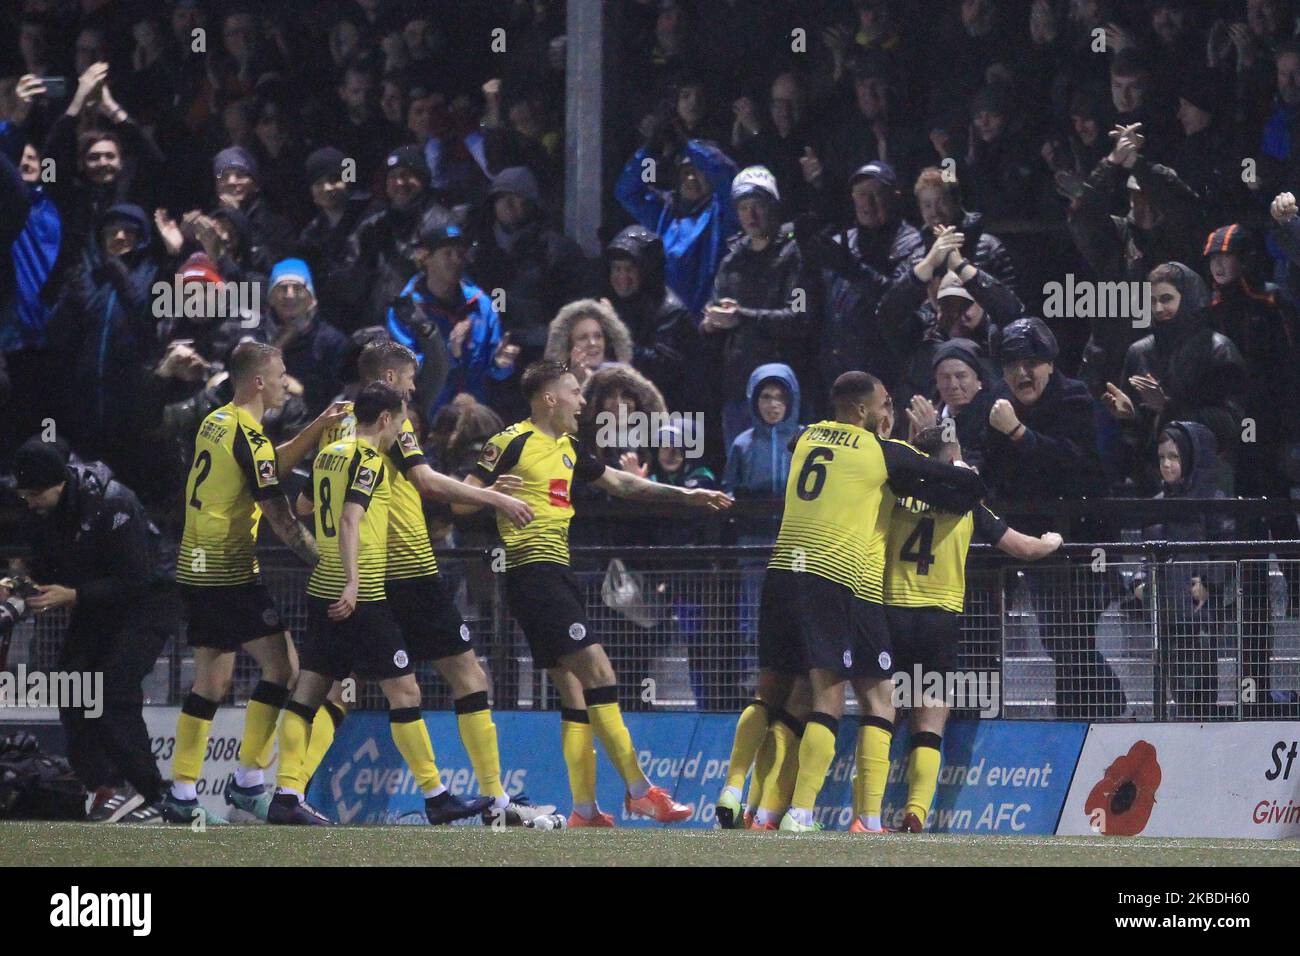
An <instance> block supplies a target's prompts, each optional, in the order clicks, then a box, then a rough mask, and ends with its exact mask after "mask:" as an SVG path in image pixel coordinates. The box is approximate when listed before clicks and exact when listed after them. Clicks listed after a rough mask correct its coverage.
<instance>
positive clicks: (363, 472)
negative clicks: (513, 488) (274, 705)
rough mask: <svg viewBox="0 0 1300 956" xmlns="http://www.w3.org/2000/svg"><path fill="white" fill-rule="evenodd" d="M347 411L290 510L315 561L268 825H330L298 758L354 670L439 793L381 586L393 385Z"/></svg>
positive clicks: (406, 659) (376, 386)
mask: <svg viewBox="0 0 1300 956" xmlns="http://www.w3.org/2000/svg"><path fill="white" fill-rule="evenodd" d="M352 413H353V415H354V417H355V419H356V429H355V437H354V438H353V439H351V440H349V439H342V440H339V441H336V442H334V443H332V444H329V445H326V446H325V447H324V448H322V449H321V450H320V451H319V453H318V454H317V455H316V458H315V460H314V461H313V462H312V475H311V481H310V483H309V484H308V487H307V490H305V491H304V492H303V494H302V495H300V496H299V498H298V513H299V514H303V515H305V514H308V513H311V512H313V511H314V512H315V523H316V540H317V541H318V542H319V543H320V548H321V557H320V562H319V563H318V564H317V565H316V568H315V570H313V571H312V575H311V579H310V580H309V581H308V583H307V640H306V642H305V643H304V645H303V651H302V671H301V673H300V674H299V677H298V683H297V686H296V687H294V690H293V695H292V697H291V698H290V700H289V702H288V703H287V704H286V705H285V707H284V720H283V721H282V722H281V725H280V737H279V745H280V764H279V769H278V772H277V775H276V782H277V784H278V787H277V789H276V794H275V797H274V799H273V800H272V801H271V806H270V809H269V813H268V814H267V822H268V823H273V824H291V825H328V824H329V822H330V821H329V820H328V819H327V818H326V817H324V816H323V815H321V814H320V813H319V812H317V811H316V810H315V809H313V808H312V807H311V806H309V805H308V804H307V802H306V800H305V799H304V791H305V789H306V785H307V778H306V775H305V774H304V772H303V771H304V759H305V757H306V755H307V749H308V747H309V745H310V740H311V734H312V723H313V721H314V719H315V717H316V713H317V711H318V709H319V708H320V706H321V704H322V703H324V701H325V697H326V695H327V694H328V693H329V690H330V687H331V686H332V685H333V683H334V682H335V681H338V680H342V679H343V678H344V677H346V676H347V675H348V674H351V673H353V672H355V673H356V674H358V675H359V676H361V677H362V678H366V679H373V680H377V681H378V682H379V686H380V689H381V690H383V692H384V696H385V697H386V698H387V699H388V720H389V729H390V732H391V733H392V735H393V741H394V743H396V745H397V749H398V751H399V752H400V753H401V754H402V757H403V758H404V759H405V760H406V763H407V766H409V767H410V769H411V772H412V774H413V775H414V776H415V779H416V782H417V783H418V784H419V786H420V788H421V789H422V791H423V792H424V796H425V801H426V806H427V805H428V803H429V801H431V800H434V799H436V797H437V796H439V795H440V794H442V793H445V788H444V787H443V786H442V784H441V782H440V780H439V775H438V766H437V764H436V763H435V762H434V756H433V744H432V742H431V741H430V740H429V730H428V728H427V727H426V726H425V723H424V720H423V717H422V716H421V714H420V686H419V684H418V683H416V680H415V672H414V670H413V669H412V666H411V665H412V661H411V656H410V654H409V652H408V650H407V647H406V642H405V640H404V639H403V636H402V631H401V629H400V628H399V627H398V626H397V622H396V621H395V620H394V618H393V614H392V610H391V608H390V607H389V604H388V601H387V600H386V591H385V586H384V577H385V574H386V573H387V565H388V525H389V517H390V514H389V511H390V507H391V503H392V475H391V474H390V468H389V465H388V464H387V463H386V462H385V460H384V455H383V453H382V452H381V451H379V449H381V448H387V447H389V446H390V445H391V444H392V443H393V442H394V441H396V440H397V435H398V432H400V431H401V428H402V422H403V421H404V420H405V418H406V414H405V401H404V400H403V398H402V396H401V394H399V393H398V391H397V390H396V389H393V388H390V387H389V386H387V385H384V384H382V383H379V382H372V383H371V384H369V385H367V386H365V387H364V388H362V389H361V391H360V393H359V394H358V395H357V398H356V401H355V402H354V403H353V409H352Z"/></svg>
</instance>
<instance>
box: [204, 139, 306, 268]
mask: <svg viewBox="0 0 1300 956" xmlns="http://www.w3.org/2000/svg"><path fill="white" fill-rule="evenodd" d="M212 171H213V174H214V176H215V177H216V183H217V210H216V211H215V212H213V213H212V216H215V215H216V214H217V212H223V213H239V214H242V215H243V216H244V217H245V218H246V221H247V222H246V226H247V228H246V229H244V230H242V231H243V232H244V233H245V242H244V243H243V249H244V254H245V256H244V258H245V261H246V262H247V264H248V265H250V266H251V267H252V268H253V269H255V270H256V271H258V272H261V273H262V274H265V273H266V270H268V269H269V268H270V267H271V264H272V263H273V262H275V261H276V260H277V259H280V258H282V257H283V256H285V255H287V254H288V251H289V249H290V248H292V246H293V241H294V237H295V230H294V228H293V225H292V224H291V223H290V222H289V220H288V219H286V218H285V217H284V216H281V215H280V214H279V213H277V212H274V211H273V210H272V209H271V207H270V205H268V203H267V202H266V198H265V196H263V194H262V188H263V184H262V178H261V173H260V170H259V169H258V166H257V160H255V159H254V158H253V155H252V154H251V153H250V152H249V151H248V150H246V149H244V148H243V147H242V146H229V147H227V148H226V149H223V150H221V152H219V153H217V155H216V156H215V157H214V158H213V160H212ZM209 254H212V253H211V251H210V250H209ZM213 258H214V259H216V258H217V256H215V255H213ZM226 271H227V272H232V273H233V271H234V270H233V269H230V268H227V269H226ZM231 281H235V280H234V279H232V280H231Z"/></svg>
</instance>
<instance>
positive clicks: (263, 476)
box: [257, 460, 275, 485]
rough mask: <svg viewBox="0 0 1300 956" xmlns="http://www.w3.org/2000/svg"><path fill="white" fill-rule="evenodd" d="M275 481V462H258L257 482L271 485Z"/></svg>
mask: <svg viewBox="0 0 1300 956" xmlns="http://www.w3.org/2000/svg"><path fill="white" fill-rule="evenodd" d="M274 482H275V462H273V461H266V460H264V461H259V462H258V463H257V483H258V484H259V485H269V484H272V483H274Z"/></svg>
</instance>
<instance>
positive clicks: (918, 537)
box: [898, 518, 934, 574]
mask: <svg viewBox="0 0 1300 956" xmlns="http://www.w3.org/2000/svg"><path fill="white" fill-rule="evenodd" d="M933 547H934V519H933V518H922V519H921V520H920V521H918V522H917V524H916V530H914V531H913V532H912V533H911V534H909V535H908V536H907V540H906V541H904V542H903V550H902V551H901V552H900V553H899V555H898V556H899V557H900V558H902V559H903V560H904V561H915V562H916V573H917V574H929V573H930V565H931V564H933V563H934V551H933V550H931V549H932V548H933Z"/></svg>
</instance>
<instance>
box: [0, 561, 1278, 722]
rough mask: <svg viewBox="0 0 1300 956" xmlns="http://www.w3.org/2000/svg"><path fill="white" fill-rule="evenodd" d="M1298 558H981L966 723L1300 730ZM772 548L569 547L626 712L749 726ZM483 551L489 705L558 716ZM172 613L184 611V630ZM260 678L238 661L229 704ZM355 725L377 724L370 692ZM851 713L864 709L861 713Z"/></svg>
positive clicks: (182, 676)
mask: <svg viewBox="0 0 1300 956" xmlns="http://www.w3.org/2000/svg"><path fill="white" fill-rule="evenodd" d="M1296 551H1300V542H1295V541H1286V542H1269V541H1259V542H1251V541H1244V542H1201V543H1169V542H1156V541H1152V542H1137V543H1130V542H1117V543H1101V544H1070V545H1066V546H1064V547H1063V548H1062V550H1061V552H1060V553H1059V556H1058V557H1054V558H1053V559H1052V560H1051V563H1050V564H1048V565H1024V564H1019V563H1016V562H1013V561H1010V560H1009V559H1006V558H1005V557H1003V556H1001V555H1000V554H998V553H997V552H995V551H992V550H991V549H988V548H986V547H981V546H974V547H972V549H971V557H970V561H969V567H968V573H967V596H966V610H965V613H964V614H963V615H962V618H961V626H962V639H961V646H960V649H959V662H958V671H959V672H960V673H961V674H963V675H968V676H969V677H970V678H971V679H976V678H979V679H984V680H987V681H989V682H996V683H995V689H996V698H995V699H994V700H993V701H992V702H991V704H992V706H991V707H984V706H983V705H982V704H981V705H976V704H974V703H972V702H969V701H967V702H966V705H965V706H964V707H963V713H968V714H973V713H974V712H976V711H981V712H982V713H983V715H984V716H994V715H997V716H1001V717H1006V718H1039V719H1053V718H1056V719H1075V720H1094V721H1107V720H1196V721H1210V720H1240V719H1251V718H1265V717H1274V718H1287V717H1300V703H1297V699H1298V696H1300V695H1298V694H1297V691H1298V690H1300V614H1298V613H1297V612H1298V611H1300V560H1292V559H1280V560H1279V559H1276V558H1272V557H1270V555H1271V554H1275V553H1278V552H1281V553H1287V552H1296ZM767 553H768V549H767V548H766V547H762V546H749V547H718V548H690V549H683V548H676V547H672V548H669V547H659V548H657V547H644V548H627V547H619V548H616V547H588V548H577V547H575V548H574V549H573V558H574V568H575V574H576V576H577V578H578V581H579V584H580V586H581V588H582V591H583V594H584V596H585V599H586V605H587V611H588V615H589V619H590V622H591V625H592V627H593V628H594V629H595V630H596V631H597V633H598V634H599V635H600V636H601V639H602V642H603V643H604V645H605V647H606V649H607V651H608V652H609V655H610V657H611V659H612V661H613V663H614V666H615V669H616V670H617V671H618V674H619V679H620V698H621V701H622V703H623V706H624V707H625V708H627V709H629V710H680V709H686V710H711V711H724V712H725V711H735V710H737V709H739V708H740V707H741V706H743V704H744V702H745V701H747V700H748V699H749V698H750V696H751V695H752V693H753V690H754V679H755V672H756V668H757V659H756V645H757V615H758V593H759V587H760V585H761V582H762V576H763V568H764V566H765V564H766V558H767ZM487 557H488V555H487V554H486V553H485V552H484V551H483V550H482V549H477V548H462V549H450V550H444V551H440V552H439V564H440V566H441V568H442V573H443V574H444V575H445V577H446V580H447V582H448V583H449V585H450V588H451V591H452V593H454V594H455V595H456V602H457V606H458V607H459V609H460V611H461V613H462V615H463V616H464V617H465V619H466V621H467V622H468V623H469V625H470V627H471V629H472V630H473V632H474V634H475V635H476V638H477V648H478V651H479V654H480V656H481V659H482V661H483V664H484V667H485V669H486V670H487V671H488V673H489V676H490V680H491V687H492V697H493V706H495V707H496V708H498V709H550V708H554V707H555V706H557V705H556V702H555V700H554V695H553V693H552V692H551V690H550V688H549V686H548V682H547V680H546V677H545V674H544V672H541V671H539V670H538V669H537V668H534V667H533V664H532V660H531V658H530V657H529V655H528V649H527V646H526V644H525V643H524V641H523V638H522V636H521V635H520V633H519V631H518V628H517V627H516V626H515V625H514V624H513V622H512V621H511V620H510V618H509V615H508V613H507V611H506V606H505V593H504V581H503V576H502V575H500V574H495V573H493V572H492V571H491V564H490V561H489V560H486V558H487ZM286 559H287V555H285V554H283V553H282V552H275V551H270V552H268V553H267V554H266V557H265V558H264V560H263V577H264V580H265V582H266V584H267V586H268V588H269V589H270V591H271V593H272V595H273V596H274V598H275V600H276V602H277V604H278V605H279V607H280V609H281V611H282V613H283V614H284V617H285V619H286V621H287V622H288V625H289V627H290V628H291V630H292V631H293V632H294V634H295V636H296V637H301V634H302V631H303V628H304V627H305V624H306V606H305V600H304V597H305V587H306V571H305V569H303V568H302V567H301V566H294V565H292V564H290V563H287V560H286ZM166 607H167V608H169V609H170V610H169V611H165V612H164V613H162V614H161V615H160V619H159V620H158V622H157V626H159V627H164V628H167V629H168V631H169V633H170V634H171V638H170V640H169V641H168V643H167V646H166V648H165V649H164V651H163V653H162V655H161V656H160V657H159V660H158V663H157V665H156V667H155V669H154V672H153V674H152V675H151V676H150V677H149V678H148V679H147V680H146V686H145V697H146V700H147V701H148V702H150V703H157V704H166V703H171V704H175V703H179V701H180V700H181V697H182V695H183V694H184V692H185V691H186V690H187V689H188V687H189V685H190V683H191V680H192V677H193V660H192V657H191V656H190V654H189V652H188V651H187V650H186V649H185V645H184V640H183V624H182V622H181V616H180V608H179V603H178V602H173V603H171V604H169V605H166ZM172 611H174V613H171V612H172ZM65 623H66V621H65V620H63V619H62V618H60V616H58V615H57V614H51V615H46V616H44V617H42V618H40V619H38V620H34V621H31V620H29V621H24V622H22V623H20V624H19V625H18V630H17V631H16V633H15V640H14V646H13V651H12V652H11V657H10V662H9V663H10V666H11V667H14V666H16V665H17V664H20V663H25V664H27V665H28V668H29V670H31V669H49V668H51V667H52V666H53V662H54V661H55V659H56V656H57V651H58V647H59V643H60V638H61V633H62V629H63V627H64V625H65ZM417 676H418V678H419V680H420V683H421V686H422V688H423V690H424V694H425V698H424V700H425V706H427V707H430V708H433V709H439V708H446V707H449V706H450V698H449V695H448V693H447V691H446V688H445V685H443V684H442V682H441V681H440V680H439V679H438V677H437V675H436V674H435V672H434V670H433V668H432V666H431V665H430V664H427V663H422V664H420V666H419V668H418V671H417ZM256 680H257V670H256V666H255V665H254V664H253V662H252V661H251V659H246V655H243V654H241V655H240V659H239V662H238V664H237V666H236V672H235V685H234V688H233V690H232V697H233V699H234V700H235V701H237V702H239V701H243V700H245V699H246V698H247V695H248V694H249V692H251V690H252V688H253V685H254V684H255V683H256ZM358 705H359V706H361V707H377V708H378V707H382V706H383V702H382V697H381V695H380V694H379V692H378V688H376V687H373V686H370V685H363V686H362V689H361V694H360V697H359V700H358ZM853 709H854V704H853V702H850V710H853Z"/></svg>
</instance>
